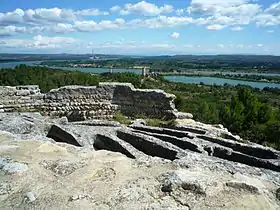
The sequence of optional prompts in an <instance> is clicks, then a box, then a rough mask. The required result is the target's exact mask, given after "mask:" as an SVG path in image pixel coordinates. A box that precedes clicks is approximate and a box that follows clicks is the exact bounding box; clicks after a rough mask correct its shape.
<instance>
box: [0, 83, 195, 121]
mask: <svg viewBox="0 0 280 210" xmlns="http://www.w3.org/2000/svg"><path fill="white" fill-rule="evenodd" d="M174 99H175V95H172V94H168V93H165V92H164V91H162V90H142V89H135V88H134V86H133V85H132V84H130V83H100V84H99V85H98V86H65V87H61V88H59V89H54V90H51V91H50V92H48V93H46V94H42V93H41V92H40V88H39V86H38V85H29V86H16V87H10V86H0V112H15V111H19V112H22V111H24V112H30V111H39V112H42V113H44V114H45V115H49V116H58V117H62V116H67V118H68V120H69V121H81V120H87V119H111V118H113V116H114V115H115V113H116V112H118V111H120V112H122V113H123V114H125V115H127V116H137V115H138V116H141V115H144V116H149V117H156V118H166V119H174V118H177V117H178V116H180V115H181V114H180V113H179V112H178V111H177V110H176V108H175V105H174ZM186 116H188V117H190V118H191V115H186Z"/></svg>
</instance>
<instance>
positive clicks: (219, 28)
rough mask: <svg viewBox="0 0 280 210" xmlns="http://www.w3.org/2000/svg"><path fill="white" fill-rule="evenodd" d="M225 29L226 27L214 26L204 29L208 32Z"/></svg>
mask: <svg viewBox="0 0 280 210" xmlns="http://www.w3.org/2000/svg"><path fill="white" fill-rule="evenodd" d="M225 27H226V26H225V25H219V24H214V25H208V26H207V27H206V28H207V29H208V30H210V31H219V30H221V29H223V28H225Z"/></svg>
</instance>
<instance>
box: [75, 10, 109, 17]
mask: <svg viewBox="0 0 280 210" xmlns="http://www.w3.org/2000/svg"><path fill="white" fill-rule="evenodd" d="M75 14H77V15H82V16H100V15H109V12H102V11H100V10H99V9H84V10H79V11H76V12H75Z"/></svg>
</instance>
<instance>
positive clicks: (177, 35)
mask: <svg viewBox="0 0 280 210" xmlns="http://www.w3.org/2000/svg"><path fill="white" fill-rule="evenodd" d="M179 36H180V34H179V33H177V32H173V33H172V34H170V37H171V38H172V39H178V38H179Z"/></svg>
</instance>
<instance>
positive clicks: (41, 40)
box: [3, 35, 78, 49]
mask: <svg viewBox="0 0 280 210" xmlns="http://www.w3.org/2000/svg"><path fill="white" fill-rule="evenodd" d="M77 41H78V40H76V39H74V38H72V37H48V36H41V35H37V36H34V37H33V38H32V39H5V40H4V42H5V43H4V46H3V47H4V48H24V49H55V48H62V47H67V46H68V45H73V44H74V43H75V42H77Z"/></svg>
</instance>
